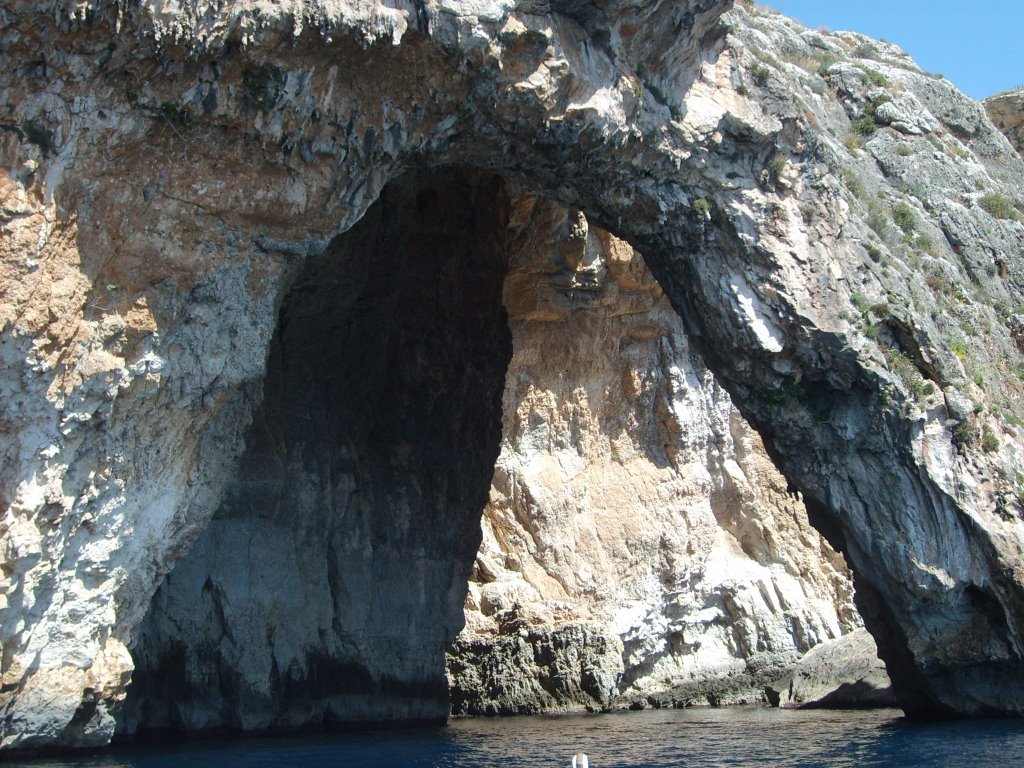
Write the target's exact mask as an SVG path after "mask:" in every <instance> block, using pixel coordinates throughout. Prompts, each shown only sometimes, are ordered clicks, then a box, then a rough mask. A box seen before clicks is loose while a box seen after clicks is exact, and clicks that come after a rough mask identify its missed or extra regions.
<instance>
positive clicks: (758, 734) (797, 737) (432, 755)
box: [12, 707, 1024, 768]
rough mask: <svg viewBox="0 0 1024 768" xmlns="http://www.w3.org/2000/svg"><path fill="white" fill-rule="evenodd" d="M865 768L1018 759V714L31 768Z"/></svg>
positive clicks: (713, 714)
mask: <svg viewBox="0 0 1024 768" xmlns="http://www.w3.org/2000/svg"><path fill="white" fill-rule="evenodd" d="M576 752H585V753H587V755H588V756H589V758H590V765H591V768H656V767H658V766H686V767H687V768H698V767H699V768H719V767H723V768H724V767H725V766H729V767H730V768H747V767H748V766H749V768H755V767H756V768H790V767H794V768H795V767H796V766H800V768H817V767H821V768H826V767H827V768H844V767H846V766H850V768H853V767H854V766H856V768H865V767H866V766H899V767H900V768H905V767H910V766H943V768H956V767H957V766H965V767H969V768H985V767H986V766H1024V720H988V721H975V722H944V723H927V724H922V723H913V722H909V721H907V720H905V719H903V717H902V716H901V714H900V713H899V712H898V711H895V710H876V711H794V710H779V709H768V708H753V707H751V708H735V709H689V710H660V711H650V710H649V711H645V712H629V713H621V714H608V715H593V716H560V717H521V718H500V719H465V720H454V721H452V722H451V723H450V724H449V725H448V726H446V727H443V728H409V729H398V730H395V729H391V730H383V731H367V732H365V733H352V732H349V733H344V734H340V733H339V734H331V735H324V734H320V735H313V736H308V735H307V736H301V737H297V736H288V737H276V738H256V739H253V738H250V739H235V740H230V741H190V742H183V743H174V744H162V745H160V746H159V747H146V748H138V747H135V748H131V749H127V748H119V749H114V750H112V751H109V752H105V753H103V754H98V755H95V756H79V757H75V758H66V757H65V758H59V759H44V760H36V761H32V762H26V763H13V764H12V765H26V766H33V767H34V768H58V767H60V768H65V767H69V766H76V767H80V768H85V767H86V766H88V767H89V768H214V767H216V768H327V767H328V766H330V768H371V767H372V768H378V767H380V766H394V767H395V768H498V767H499V766H501V767H502V768H519V767H520V766H521V767H522V768H532V767H533V766H537V767H538V768H540V767H541V766H543V768H568V767H569V766H570V764H571V760H572V755H573V754H575V753H576Z"/></svg>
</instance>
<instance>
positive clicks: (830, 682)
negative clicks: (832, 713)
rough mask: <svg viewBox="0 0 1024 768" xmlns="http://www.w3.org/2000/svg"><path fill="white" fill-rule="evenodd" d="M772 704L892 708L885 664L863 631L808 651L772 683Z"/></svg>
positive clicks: (857, 631)
mask: <svg viewBox="0 0 1024 768" xmlns="http://www.w3.org/2000/svg"><path fill="white" fill-rule="evenodd" d="M769 693H770V695H771V697H772V703H773V704H775V705H777V706H782V707H795V708H814V707H892V706H895V705H896V703H897V702H896V697H895V696H894V695H893V691H892V687H891V686H890V683H889V677H888V675H886V673H885V665H884V664H882V661H881V659H879V658H878V657H877V656H876V655H875V643H874V641H873V640H872V639H871V635H869V634H868V632H867V630H864V629H857V630H854V631H853V632H851V633H849V634H848V635H843V636H842V637H840V638H836V639H835V640H830V641H828V642H826V643H822V644H821V645H819V646H817V647H815V648H812V649H811V650H810V651H808V653H807V654H806V655H805V656H804V657H803V658H802V659H800V661H799V662H798V663H797V664H796V667H795V669H794V670H793V671H792V672H791V673H790V674H789V675H788V676H787V677H785V678H783V679H781V680H779V681H777V682H775V683H773V684H772V685H771V686H770V691H769Z"/></svg>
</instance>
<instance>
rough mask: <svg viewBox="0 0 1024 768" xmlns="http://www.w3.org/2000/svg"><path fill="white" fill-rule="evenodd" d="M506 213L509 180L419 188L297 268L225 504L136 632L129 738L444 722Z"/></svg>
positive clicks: (391, 193)
mask: <svg viewBox="0 0 1024 768" xmlns="http://www.w3.org/2000/svg"><path fill="white" fill-rule="evenodd" d="M507 216H508V211H507V200H506V197H505V195H504V193H503V192H502V185H501V181H500V179H497V178H495V177H492V176H482V177H478V176H474V175H473V174H465V173H462V172H460V171H458V170H456V169H450V170H448V171H443V172H437V173H435V174H412V175H410V176H408V177H403V178H402V179H400V180H398V181H396V182H394V183H392V184H391V185H389V186H388V187H387V189H386V190H385V192H384V193H383V195H382V196H381V199H380V200H378V201H377V203H375V204H374V206H373V207H371V209H370V210H369V211H368V212H367V213H366V215H365V216H364V217H363V218H362V220H361V221H360V222H359V224H357V225H356V226H355V227H353V228H352V229H351V230H349V231H348V232H346V233H345V234H343V235H340V236H339V237H337V238H336V239H335V240H334V241H333V242H332V243H331V244H330V245H329V246H328V248H327V249H326V250H325V252H324V253H323V255H321V256H318V257H316V258H311V259H308V260H307V261H306V262H305V264H304V265H303V266H302V269H301V273H300V274H299V275H298V276H297V277H296V279H295V282H294V283H293V285H292V287H291V289H290V291H289V293H288V295H287V296H286V298H285V300H284V304H283V306H282V308H281V317H280V322H279V331H278V333H277V335H276V338H275V340H274V342H273V344H272V346H271V351H270V358H269V360H268V361H267V374H266V377H265V380H264V385H263V401H262V405H261V406H260V408H258V409H257V410H256V412H255V414H254V417H253V418H254V423H253V425H252V427H251V428H250V429H249V431H248V433H247V437H246V450H245V453H244V454H243V455H242V459H241V461H240V463H239V464H238V467H237V469H236V470H235V471H234V473H233V475H232V477H231V479H230V480H229V481H228V484H227V487H226V491H225V496H224V501H223V502H222V504H221V507H220V508H219V509H218V510H217V512H216V513H215V514H214V516H213V519H212V520H211V521H210V524H209V525H208V526H207V528H206V530H205V531H204V532H203V534H202V535H201V536H200V537H199V539H198V541H197V542H196V544H195V545H194V546H193V548H192V550H191V551H190V552H189V554H188V555H187V556H186V557H185V558H184V559H182V560H181V561H180V562H179V563H178V564H177V566H176V567H175V568H174V570H173V571H172V572H171V573H170V574H169V575H168V577H167V578H166V580H165V581H164V583H163V585H162V586H161V588H160V590H159V591H158V592H157V594H156V597H155V598H154V599H153V603H152V605H151V607H150V610H149V613H148V615H147V618H146V620H145V622H143V625H142V627H141V630H140V633H139V639H138V641H137V642H136V644H135V647H134V657H135V663H136V669H135V673H134V680H133V685H132V688H131V691H130V695H129V697H128V702H127V705H126V708H125V712H124V714H123V715H122V718H121V725H122V731H123V732H125V733H133V732H135V731H137V730H139V729H150V730H151V729H159V730H182V731H202V730H225V729H232V730H249V731H252V730H267V729H286V728H296V727H300V726H303V725H308V724H310V723H318V722H325V723H330V722H332V721H337V720H364V721H380V720H388V719H404V720H432V721H435V722H436V721H443V720H444V719H445V718H446V717H447V715H448V705H447V695H446V692H445V679H444V674H443V664H444V661H443V660H444V651H445V646H446V645H447V644H448V643H450V642H451V641H452V639H453V638H454V636H455V633H456V632H457V631H458V630H459V629H460V628H461V626H462V610H461V609H462V606H461V602H462V596H463V594H464V592H465V588H466V586H465V585H466V579H467V576H468V573H469V568H470V565H471V563H472V561H473V557H474V555H475V553H476V550H477V547H478V545H479V541H480V534H479V529H478V526H477V520H478V519H479V515H480V508H481V507H482V506H483V504H484V503H485V501H486V499H487V486H488V482H489V479H490V476H491V472H492V469H493V466H494V461H495V458H496V456H497V450H498V440H499V437H500V434H501V433H500V429H501V425H500V420H499V417H498V402H499V398H500V397H501V389H502V384H503V381H504V374H505V367H506V365H507V364H508V358H509V355H510V347H509V338H508V329H507V326H506V323H505V313H504V311H503V309H502V306H501V301H500V292H501V285H502V276H503V274H504V269H503V265H504V256H505V250H504V243H505V222H506V220H507ZM451 403H458V404H459V407H458V408H452V407H450V404H451Z"/></svg>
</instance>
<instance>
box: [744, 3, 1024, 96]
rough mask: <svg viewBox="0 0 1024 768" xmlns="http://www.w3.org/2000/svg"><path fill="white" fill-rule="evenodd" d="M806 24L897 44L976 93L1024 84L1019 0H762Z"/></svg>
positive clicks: (1023, 17)
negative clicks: (860, 34) (968, 0)
mask: <svg viewBox="0 0 1024 768" xmlns="http://www.w3.org/2000/svg"><path fill="white" fill-rule="evenodd" d="M763 4H764V5H767V6H769V7H771V8H774V9H775V10H777V11H781V12H782V13H784V14H786V15H787V16H791V17H793V18H794V19H797V20H799V21H802V22H803V23H804V24H806V25H807V26H809V27H821V26H826V27H828V28H829V29H832V30H835V31H838V30H852V31H854V32H862V33H864V34H865V35H870V36H871V37H876V38H884V39H886V40H888V41H889V42H891V43H896V44H897V45H898V46H900V47H901V48H903V50H905V51H906V52H907V53H909V54H910V55H911V56H913V57H914V59H915V60H916V61H917V63H918V64H920V65H921V67H922V68H923V69H924V70H926V71H928V72H936V73H940V74H943V75H945V76H946V78H947V79H949V80H951V81H952V82H953V83H954V84H955V85H956V86H957V87H958V88H959V89H960V90H962V91H964V92H965V93H967V94H968V95H970V96H972V97H974V98H975V99H983V98H985V97H987V96H991V95H992V94H994V93H998V92H999V91H1005V90H1007V89H1008V88H1015V87H1017V86H1022V85H1024V45H1022V43H1021V40H1022V38H1024V0H971V1H970V2H967V1H965V0H766V1H765V2H763Z"/></svg>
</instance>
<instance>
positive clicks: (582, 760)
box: [572, 752, 590, 768]
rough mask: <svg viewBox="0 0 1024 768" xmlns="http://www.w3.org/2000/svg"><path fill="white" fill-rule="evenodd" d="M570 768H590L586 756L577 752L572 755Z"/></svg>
mask: <svg viewBox="0 0 1024 768" xmlns="http://www.w3.org/2000/svg"><path fill="white" fill-rule="evenodd" d="M572 768H590V764H589V763H588V762H587V756H586V755H584V754H583V753H582V752H577V753H576V754H575V755H573V758H572Z"/></svg>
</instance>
